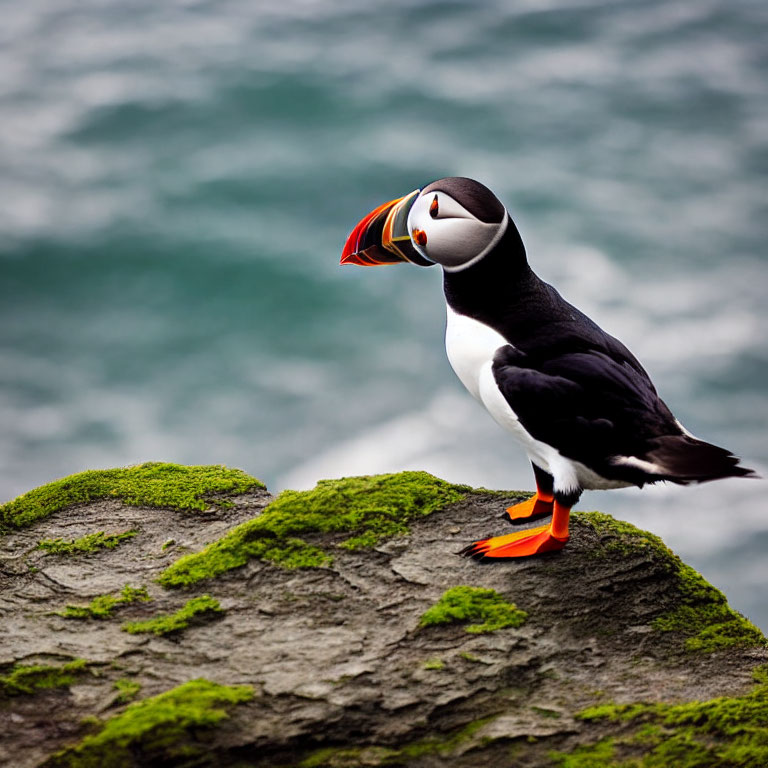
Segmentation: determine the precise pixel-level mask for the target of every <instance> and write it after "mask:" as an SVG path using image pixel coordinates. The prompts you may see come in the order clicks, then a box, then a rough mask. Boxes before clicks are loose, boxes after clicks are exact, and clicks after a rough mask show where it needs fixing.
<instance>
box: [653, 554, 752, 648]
mask: <svg viewBox="0 0 768 768" xmlns="http://www.w3.org/2000/svg"><path fill="white" fill-rule="evenodd" d="M677 576H678V578H679V579H680V597H681V605H680V606H678V607H677V608H676V609H675V610H674V611H670V612H669V613H665V614H663V615H661V616H659V617H658V618H657V619H656V620H655V621H654V622H653V625H652V626H653V627H654V629H658V630H660V631H662V632H682V633H683V634H685V635H690V637H688V638H687V639H686V641H685V647H686V649H687V650H689V651H700V652H703V653H710V652H711V651H716V650H719V649H721V648H729V647H734V646H741V647H754V646H760V645H765V643H766V640H765V637H764V636H763V633H762V632H761V631H760V630H759V629H758V628H757V627H756V626H755V625H754V624H752V622H751V621H749V620H748V619H745V618H744V617H743V616H742V615H741V614H739V613H736V611H734V610H733V609H732V608H731V607H730V606H729V605H728V601H727V600H726V599H725V595H724V594H723V593H722V592H720V591H719V590H717V589H715V588H714V587H713V586H712V585H711V584H709V583H708V582H707V581H705V580H704V578H702V576H701V575H700V574H699V573H697V572H696V571H695V570H694V569H693V568H691V567H690V566H688V565H686V564H685V563H683V562H680V561H678V563H677Z"/></svg>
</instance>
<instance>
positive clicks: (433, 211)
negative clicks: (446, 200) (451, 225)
mask: <svg viewBox="0 0 768 768" xmlns="http://www.w3.org/2000/svg"><path fill="white" fill-rule="evenodd" d="M439 212H440V206H439V205H438V204H437V195H435V197H434V199H433V200H432V203H431V204H430V206H429V215H430V216H431V217H432V218H433V219H436V218H437V214H438V213H439Z"/></svg>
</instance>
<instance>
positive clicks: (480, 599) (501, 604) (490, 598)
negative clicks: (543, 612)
mask: <svg viewBox="0 0 768 768" xmlns="http://www.w3.org/2000/svg"><path fill="white" fill-rule="evenodd" d="M526 618H528V614H527V613H525V611H521V610H519V609H518V608H517V607H516V606H515V605H514V604H512V603H508V602H507V601H506V600H505V599H504V598H503V597H502V596H501V595H500V594H499V593H498V592H496V590H494V589H485V588H483V587H464V586H460V587H451V589H449V590H447V591H446V592H445V593H444V594H443V596H442V597H441V598H440V600H438V601H437V603H435V604H434V605H433V606H432V607H431V608H430V609H429V610H428V611H426V612H425V613H424V615H423V616H422V617H421V620H420V622H419V626H420V627H429V626H431V625H433V624H451V623H454V622H459V621H474V622H480V623H476V624H470V625H469V626H468V627H466V631H467V632H470V633H472V634H481V633H485V632H495V631H496V630H497V629H504V628H505V627H519V626H520V625H521V624H523V622H524V621H525V620H526Z"/></svg>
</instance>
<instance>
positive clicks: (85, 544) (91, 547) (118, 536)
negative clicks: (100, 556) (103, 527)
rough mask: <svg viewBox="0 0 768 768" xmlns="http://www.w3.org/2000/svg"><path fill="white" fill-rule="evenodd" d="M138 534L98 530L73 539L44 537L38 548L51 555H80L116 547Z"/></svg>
mask: <svg viewBox="0 0 768 768" xmlns="http://www.w3.org/2000/svg"><path fill="white" fill-rule="evenodd" d="M137 534H138V531H125V532H124V533H104V531H97V532H96V533H88V534H86V535H85V536H82V537H81V538H79V539H73V540H72V541H64V539H43V540H42V541H40V542H38V545H37V549H42V550H45V552H46V553H47V554H49V555H80V554H84V553H86V552H98V551H99V550H100V549H114V548H115V547H117V546H119V545H120V544H122V543H123V542H124V541H127V540H128V539H132V538H133V537H134V536H136V535H137Z"/></svg>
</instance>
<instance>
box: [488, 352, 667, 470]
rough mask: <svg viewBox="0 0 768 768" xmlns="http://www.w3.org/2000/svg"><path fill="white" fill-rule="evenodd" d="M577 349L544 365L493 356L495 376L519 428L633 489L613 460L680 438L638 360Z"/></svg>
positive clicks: (534, 359) (519, 355)
mask: <svg viewBox="0 0 768 768" xmlns="http://www.w3.org/2000/svg"><path fill="white" fill-rule="evenodd" d="M627 354H628V355H629V357H625V356H624V355H620V356H618V357H619V359H615V358H614V357H613V356H612V355H610V354H608V353H607V352H606V351H603V350H596V349H582V350H580V351H577V352H568V353H561V354H555V355H552V356H548V357H546V358H543V359H542V358H541V357H540V356H538V355H536V356H534V355H528V354H526V353H524V352H521V351H520V350H518V349H515V348H514V347H512V346H505V347H502V348H501V349H499V350H498V352H497V353H496V356H495V358H494V362H493V374H494V377H495V379H496V383H497V385H498V387H499V389H500V390H501V392H502V394H503V395H504V398H505V399H506V401H507V402H508V403H509V405H510V407H511V408H512V410H513V411H514V412H515V413H516V415H517V417H518V419H519V420H520V423H521V424H522V425H523V426H524V427H525V429H526V430H527V431H528V432H529V433H530V434H531V435H532V436H533V437H535V438H536V439H537V440H541V441H542V442H544V443H547V444H548V445H551V446H553V447H554V448H556V449H557V450H558V451H560V453H561V454H563V455H564V456H567V457H568V458H571V459H576V460H577V461H580V462H582V463H584V464H586V465H587V466H589V467H591V468H592V469H594V470H595V471H597V472H598V473H599V474H601V475H603V476H605V477H611V478H615V479H628V480H629V481H630V482H637V479H638V478H637V477H636V474H637V473H636V472H634V471H631V470H629V471H628V470H627V469H626V468H622V467H617V466H615V465H614V464H613V463H612V462H611V459H613V458H614V457H616V456H639V457H641V456H643V455H644V454H645V453H646V452H647V451H648V450H649V447H650V444H649V441H650V440H652V439H653V438H654V437H658V436H659V435H667V434H675V435H679V434H682V432H681V430H680V428H679V426H678V425H677V422H676V421H675V418H674V416H673V415H672V413H671V412H670V410H669V408H667V406H666V405H665V404H664V402H663V401H662V400H661V398H660V397H659V396H658V394H657V392H656V389H655V387H654V386H653V383H652V382H651V380H650V379H649V378H648V375H647V374H646V373H645V371H644V370H643V369H642V367H640V365H639V364H638V363H637V361H636V360H635V359H634V358H633V357H632V356H631V354H630V353H627Z"/></svg>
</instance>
